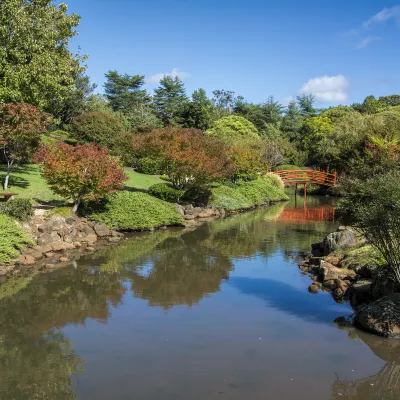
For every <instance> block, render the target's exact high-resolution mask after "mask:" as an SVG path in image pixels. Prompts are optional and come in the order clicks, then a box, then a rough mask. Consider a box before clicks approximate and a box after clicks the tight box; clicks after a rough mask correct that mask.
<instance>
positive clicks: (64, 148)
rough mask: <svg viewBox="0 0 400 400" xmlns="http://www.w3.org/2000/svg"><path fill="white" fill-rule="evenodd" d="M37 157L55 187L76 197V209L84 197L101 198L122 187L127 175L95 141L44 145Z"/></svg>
mask: <svg viewBox="0 0 400 400" xmlns="http://www.w3.org/2000/svg"><path fill="white" fill-rule="evenodd" d="M35 161H36V163H38V164H39V166H40V168H41V172H42V176H43V177H44V179H45V180H46V181H47V183H48V184H49V185H50V187H51V188H52V190H53V191H54V192H55V193H57V194H59V195H61V196H64V197H66V198H72V199H73V201H74V208H73V211H74V212H76V211H77V210H78V207H79V205H80V203H81V201H82V200H84V199H89V200H95V199H99V198H101V197H104V196H106V195H107V194H109V193H112V192H116V191H118V190H120V189H123V187H124V182H125V181H126V179H127V176H126V175H125V172H124V170H123V168H121V166H120V163H119V160H118V159H117V158H115V157H111V156H110V155H109V153H108V150H107V149H105V148H100V147H99V146H98V145H96V144H90V145H78V146H70V145H68V144H65V143H57V144H55V145H50V146H45V145H42V146H41V147H40V148H39V151H38V152H37V153H36V155H35Z"/></svg>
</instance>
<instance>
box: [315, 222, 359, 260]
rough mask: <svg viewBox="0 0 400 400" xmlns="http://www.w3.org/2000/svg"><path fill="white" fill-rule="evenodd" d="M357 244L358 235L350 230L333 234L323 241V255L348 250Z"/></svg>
mask: <svg viewBox="0 0 400 400" xmlns="http://www.w3.org/2000/svg"><path fill="white" fill-rule="evenodd" d="M357 243H358V239H357V235H356V233H355V232H353V231H351V230H349V229H345V230H342V231H338V232H333V233H331V234H329V235H328V236H327V237H326V238H325V239H324V240H323V253H324V255H325V256H327V255H329V254H330V253H332V252H333V251H335V250H342V249H346V248H348V247H351V246H354V245H355V244H357Z"/></svg>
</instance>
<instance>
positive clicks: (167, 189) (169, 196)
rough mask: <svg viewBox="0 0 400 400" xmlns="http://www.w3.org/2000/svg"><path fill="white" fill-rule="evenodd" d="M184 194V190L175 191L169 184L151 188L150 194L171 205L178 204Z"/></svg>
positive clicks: (158, 184) (159, 184)
mask: <svg viewBox="0 0 400 400" xmlns="http://www.w3.org/2000/svg"><path fill="white" fill-rule="evenodd" d="M184 193H185V191H184V190H179V189H175V188H174V187H172V186H171V185H169V184H168V183H157V184H156V185H153V186H151V187H150V188H149V194H151V195H152V196H154V197H157V198H158V199H161V200H164V201H168V202H170V203H177V202H178V201H179V199H180V198H181V197H182V196H183V194H184Z"/></svg>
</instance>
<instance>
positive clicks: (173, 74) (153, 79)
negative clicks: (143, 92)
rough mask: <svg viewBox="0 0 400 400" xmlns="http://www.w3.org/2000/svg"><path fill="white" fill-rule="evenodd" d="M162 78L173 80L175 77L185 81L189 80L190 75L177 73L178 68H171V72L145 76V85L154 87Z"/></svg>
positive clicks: (181, 72)
mask: <svg viewBox="0 0 400 400" xmlns="http://www.w3.org/2000/svg"><path fill="white" fill-rule="evenodd" d="M164 76H170V77H172V78H175V77H176V76H177V77H178V78H179V79H181V80H185V79H187V78H190V77H191V74H189V73H188V72H183V71H179V69H178V68H172V71H171V72H160V73H159V74H155V75H152V76H147V77H146V83H147V84H149V85H156V84H157V83H159V82H160V80H161V79H162V78H164Z"/></svg>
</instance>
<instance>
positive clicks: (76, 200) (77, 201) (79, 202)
mask: <svg viewBox="0 0 400 400" xmlns="http://www.w3.org/2000/svg"><path fill="white" fill-rule="evenodd" d="M80 204H81V199H74V206H73V207H72V212H73V213H74V214H76V212H77V211H78V208H79V206H80Z"/></svg>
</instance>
